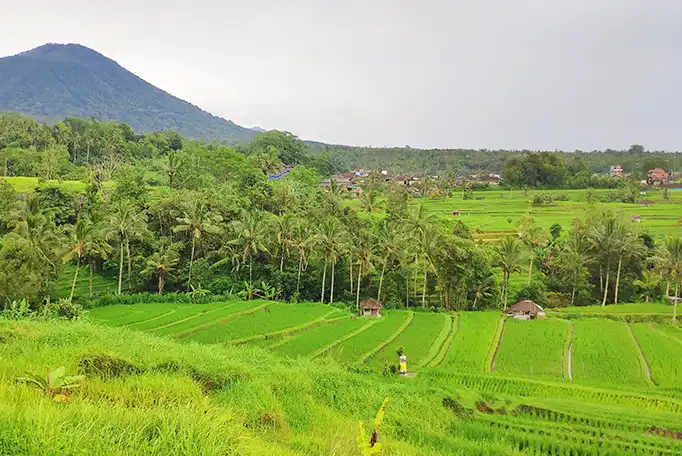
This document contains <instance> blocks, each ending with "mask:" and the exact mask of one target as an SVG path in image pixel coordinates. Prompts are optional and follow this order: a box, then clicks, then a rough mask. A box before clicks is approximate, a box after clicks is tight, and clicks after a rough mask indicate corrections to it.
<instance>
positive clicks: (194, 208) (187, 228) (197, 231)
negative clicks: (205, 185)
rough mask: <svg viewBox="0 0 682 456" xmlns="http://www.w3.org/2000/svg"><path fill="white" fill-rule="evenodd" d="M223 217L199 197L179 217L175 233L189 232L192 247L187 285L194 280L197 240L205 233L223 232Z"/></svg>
mask: <svg viewBox="0 0 682 456" xmlns="http://www.w3.org/2000/svg"><path fill="white" fill-rule="evenodd" d="M222 221H223V217H222V216H221V215H220V214H218V212H217V211H215V210H212V209H210V208H209V207H208V206H207V205H206V204H205V203H204V202H203V201H201V200H199V199H197V200H195V201H194V204H192V205H191V206H190V207H189V208H188V209H187V210H185V211H184V213H183V215H182V217H178V218H177V222H178V223H179V225H176V226H175V227H173V232H175V233H189V236H190V238H191V240H192V241H191V242H192V247H191V253H190V258H189V275H188V277H187V286H188V287H189V285H190V283H191V282H192V265H193V264H194V253H195V250H196V242H197V241H198V240H200V239H201V237H202V236H203V235H204V234H205V233H212V234H219V233H220V232H221V227H220V223H221V222H222Z"/></svg>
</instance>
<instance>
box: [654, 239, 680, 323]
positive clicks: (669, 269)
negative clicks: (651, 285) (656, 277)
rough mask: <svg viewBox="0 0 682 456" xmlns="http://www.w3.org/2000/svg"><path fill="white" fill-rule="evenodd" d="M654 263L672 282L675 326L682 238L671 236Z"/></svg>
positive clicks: (673, 321)
mask: <svg viewBox="0 0 682 456" xmlns="http://www.w3.org/2000/svg"><path fill="white" fill-rule="evenodd" d="M653 262H654V263H655V264H656V266H657V267H658V268H660V270H662V271H664V272H665V274H666V275H667V277H666V278H667V280H668V282H669V283H670V282H672V284H673V286H674V289H675V294H674V297H673V320H672V323H673V325H674V324H675V320H676V319H677V300H678V297H679V296H678V293H679V286H680V282H682V238H679V237H674V236H669V237H666V239H665V243H664V244H663V245H662V246H661V247H659V250H658V253H657V254H656V256H655V258H654V259H653Z"/></svg>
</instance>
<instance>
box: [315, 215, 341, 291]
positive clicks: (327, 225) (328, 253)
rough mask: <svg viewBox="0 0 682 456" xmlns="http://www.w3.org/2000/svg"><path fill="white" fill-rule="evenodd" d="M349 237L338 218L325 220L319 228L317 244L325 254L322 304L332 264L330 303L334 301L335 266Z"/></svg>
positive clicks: (316, 236) (316, 238) (316, 237)
mask: <svg viewBox="0 0 682 456" xmlns="http://www.w3.org/2000/svg"><path fill="white" fill-rule="evenodd" d="M346 237H347V232H346V231H345V230H344V229H343V227H342V226H341V222H339V219H337V218H336V217H329V218H327V219H326V220H324V221H323V222H322V223H321V224H320V225H319V226H318V227H317V233H316V235H315V244H316V245H317V246H319V247H320V249H321V250H322V252H323V254H324V270H323V272H322V293H321V298H320V302H324V294H325V283H326V279H327V266H328V264H329V263H331V266H332V271H331V273H332V276H331V290H330V293H329V295H330V301H329V302H330V303H331V302H332V301H333V299H334V275H335V270H334V269H335V265H336V263H337V262H338V259H339V254H340V253H341V247H342V245H343V242H344V239H345V238H346Z"/></svg>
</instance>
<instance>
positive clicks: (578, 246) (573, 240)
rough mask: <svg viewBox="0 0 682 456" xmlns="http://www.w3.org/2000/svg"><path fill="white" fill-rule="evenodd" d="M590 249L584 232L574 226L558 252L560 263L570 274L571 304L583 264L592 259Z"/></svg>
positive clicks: (582, 272)
mask: <svg viewBox="0 0 682 456" xmlns="http://www.w3.org/2000/svg"><path fill="white" fill-rule="evenodd" d="M590 249H591V245H590V242H589V239H588V238H587V235H586V234H585V232H584V231H582V230H580V229H577V228H574V229H573V230H571V233H570V235H569V237H568V240H567V241H566V244H565V245H564V248H563V249H562V251H561V253H560V254H559V255H560V260H561V263H562V264H563V266H564V267H565V268H566V269H567V270H568V271H569V273H570V274H571V276H572V278H571V305H573V304H574V302H575V292H576V288H577V287H578V281H579V279H580V276H581V274H584V271H585V266H586V265H587V264H588V263H590V262H591V261H592V256H591V253H590Z"/></svg>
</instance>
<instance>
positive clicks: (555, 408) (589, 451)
mask: <svg viewBox="0 0 682 456" xmlns="http://www.w3.org/2000/svg"><path fill="white" fill-rule="evenodd" d="M235 304H236V303H235ZM244 305H245V304H244ZM146 306H148V310H150V311H152V310H155V311H158V310H160V309H158V306H155V305H154V304H146ZM115 307H117V306H115ZM115 307H114V308H111V310H110V316H112V317H113V313H115V310H116V309H115ZM321 307H322V306H321ZM102 310H105V309H102ZM212 310H213V309H210V308H207V309H206V313H208V312H211V311H212ZM180 312H183V313H184V310H182V308H179V309H177V310H176V312H175V314H178V315H179V313H180ZM162 315H164V314H162ZM204 315H205V314H204ZM425 315H426V314H425ZM432 315H435V316H436V317H441V316H439V315H437V314H432ZM472 315H473V314H472ZM469 316H471V315H469ZM480 316H482V317H483V320H486V321H487V320H490V322H494V321H496V318H497V316H495V315H493V314H480ZM131 317H132V315H131ZM436 317H434V318H436ZM488 317H490V318H488ZM124 318H127V317H126V316H125V315H121V316H120V317H119V319H118V320H119V322H121V321H122V320H121V319H124ZM163 318H166V317H165V316H161V315H158V316H157V321H160V320H161V319H163ZM184 318H188V317H187V316H185V317H184ZM198 318H200V317H198ZM128 320H129V321H130V320H131V319H128ZM349 321H351V320H349ZM148 322H150V323H151V320H148ZM415 322H416V320H415ZM422 323H423V324H426V325H427V326H430V325H429V324H428V323H427V322H425V321H423V322H422ZM436 323H439V322H436ZM482 323H483V321H482V320H481V319H479V318H477V319H476V321H474V320H471V319H467V320H463V321H462V322H461V328H462V329H463V330H464V331H465V333H466V334H468V335H470V336H471V335H474V336H475V332H474V333H472V332H470V331H469V330H468V329H467V328H465V326H471V325H472V324H473V325H474V326H478V325H480V324H482ZM517 323H518V324H516V323H515V324H514V328H511V327H510V328H508V331H505V336H504V338H507V337H508V336H509V337H511V338H510V340H516V341H517V342H519V341H523V340H526V338H525V337H523V334H521V337H520V339H519V337H516V336H514V334H516V333H517V332H518V331H515V330H521V332H523V333H524V334H525V333H526V330H525V329H523V328H529V327H528V326H527V325H526V324H525V323H528V322H521V323H519V322H517ZM611 323H615V322H611ZM378 324H379V323H377V325H378ZM556 324H557V325H558V324H559V323H558V322H557V323H556ZM437 326H438V324H436V325H434V327H437ZM493 326H494V325H493ZM423 327H424V328H425V327H426V326H423ZM469 329H471V328H469ZM408 330H409V328H408ZM634 330H635V332H636V333H637V337H638V338H639V339H640V341H641V343H642V345H643V348H644V349H645V350H646V344H648V342H649V341H648V340H647V339H645V338H644V336H645V330H644V327H642V328H639V327H636V328H635V329H634ZM675 331H679V330H675ZM365 332H366V333H367V332H369V331H365ZM578 332H580V328H578ZM418 333H419V332H418V331H417V332H414V333H413V335H418ZM560 333H561V331H559V332H554V334H555V335H559V334H560ZM405 334H407V330H406V333H405ZM466 334H465V337H464V338H460V337H455V338H454V339H453V340H452V347H453V348H454V347H457V346H459V345H462V346H465V345H467V344H468V343H470V342H472V341H475V340H478V341H480V342H482V343H483V345H485V346H487V345H488V344H489V343H490V340H489V338H488V337H483V338H476V337H474V338H473V339H471V338H470V337H468V336H466ZM540 334H541V333H540V332H537V333H535V334H534V335H533V337H531V339H530V342H532V345H531V346H529V347H527V348H526V349H525V350H524V351H525V352H526V353H531V352H535V351H537V350H538V346H537V342H540V341H541V338H538V337H536V336H539V335H540ZM649 335H650V336H652V337H658V338H659V339H660V338H661V337H669V338H672V337H677V334H676V333H670V334H669V335H667V336H660V335H659V333H658V332H649ZM581 337H582V336H581ZM652 340H653V339H652ZM521 343H524V342H521ZM554 345H557V344H553V346H554ZM365 347H366V346H365ZM465 352H466V350H465V351H462V353H461V354H460V355H458V356H459V357H460V361H458V362H456V363H454V364H453V363H451V362H448V361H447V359H446V361H445V362H444V363H443V365H442V367H437V368H434V369H429V368H423V369H420V371H419V375H417V377H416V378H403V377H399V376H380V375H371V374H368V373H366V372H364V371H363V370H361V369H358V368H353V369H346V368H344V367H343V365H341V364H339V363H337V362H335V361H334V360H333V359H331V358H330V357H324V358H322V359H321V360H310V359H306V358H302V357H291V358H284V357H280V356H276V355H274V354H270V353H268V352H266V351H264V350H262V349H260V348H258V347H250V346H232V345H224V344H220V345H200V344H197V343H192V342H178V341H174V340H170V339H169V338H166V337H157V336H155V335H151V334H143V333H142V332H139V331H137V330H132V328H130V329H128V328H121V327H118V328H111V327H106V326H100V325H96V324H93V323H89V322H87V321H80V322H66V321H52V322H31V321H23V322H22V321H7V320H2V319H0V392H2V394H1V395H0V454H36V455H39V454H40V455H48V454H56V453H59V454H73V455H75V454H97V455H108V454H111V455H118V454H132V453H135V454H148V455H171V454H172V455H181V454H182V455H195V454H196V455H199V454H201V455H214V454H215V455H218V454H220V455H237V454H239V455H264V454H268V455H285V454H286V455H325V456H326V455H332V454H333V455H337V456H346V455H347V456H351V455H360V454H361V453H360V452H359V451H358V448H357V443H356V436H357V435H358V422H359V421H363V423H364V424H365V428H366V429H367V431H366V433H365V438H366V439H369V429H371V427H372V426H373V423H372V419H373V417H374V414H375V413H376V411H377V409H378V408H379V405H380V404H381V403H382V401H383V399H384V398H386V397H388V398H390V401H389V403H388V407H387V409H386V416H385V419H384V422H383V426H382V428H381V432H380V434H379V441H380V442H381V443H382V444H383V445H384V447H385V451H384V452H383V454H385V455H397V454H400V455H420V456H423V455H521V454H534V455H540V454H554V455H569V454H570V455H575V454H581V455H582V454H584V455H597V454H599V455H614V456H615V455H623V454H640V455H645V454H646V455H649V454H651V455H654V454H657V455H659V454H665V455H673V454H680V451H682V442H680V441H679V437H678V436H679V435H681V433H682V427H681V426H680V412H681V411H682V401H680V395H679V394H680V393H679V391H678V390H676V389H674V388H654V387H651V386H647V385H646V384H645V383H640V384H632V383H630V384H628V385H627V386H625V385H618V386H616V385H614V386H613V387H594V386H593V387H586V386H583V385H576V384H573V383H572V382H568V381H562V380H558V379H555V380H551V379H540V378H538V377H536V378H533V379H529V378H525V379H524V378H522V377H511V376H510V375H513V373H512V372H509V371H507V370H506V369H505V372H504V373H502V372H500V374H502V375H506V376H502V375H490V374H487V375H486V374H483V373H477V372H475V370H469V371H468V372H458V370H457V369H456V368H455V366H456V365H457V364H462V365H464V364H466V363H465V359H463V358H461V356H465V357H466V358H471V356H470V355H468V354H467V353H465ZM476 353H478V352H476ZM476 353H474V354H476ZM481 354H482V355H484V351H483V352H481ZM537 359H538V360H539V358H537ZM593 361H596V360H593ZM654 361H655V360H654ZM586 364H587V360H586ZM666 365H667V366H673V364H670V363H667V364H666ZM60 366H64V368H65V370H66V372H67V373H68V374H69V375H72V374H76V373H81V374H84V375H86V378H85V379H84V380H83V383H82V386H81V387H80V388H77V389H74V390H71V392H68V393H67V394H68V398H67V401H66V403H59V402H56V401H54V400H53V399H52V398H51V397H50V395H51V393H50V392H49V391H42V392H41V391H40V390H39V389H37V388H34V387H30V386H26V385H22V384H21V383H18V382H17V381H16V380H15V379H16V378H17V377H20V376H23V375H26V374H32V375H40V374H41V373H42V375H43V376H44V375H45V370H46V368H48V367H49V368H52V369H55V368H57V367H60ZM472 366H473V365H472ZM652 366H656V364H655V362H654V364H652ZM502 367H503V366H502V365H500V368H502ZM537 367H539V366H537ZM595 428H599V432H595V430H594V429H595ZM538 431H539V432H538Z"/></svg>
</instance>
